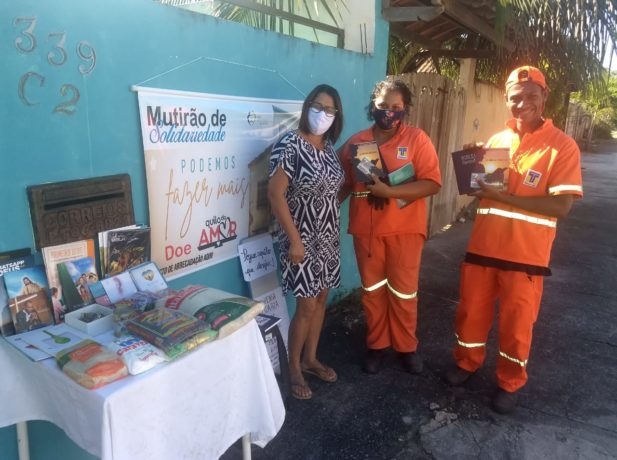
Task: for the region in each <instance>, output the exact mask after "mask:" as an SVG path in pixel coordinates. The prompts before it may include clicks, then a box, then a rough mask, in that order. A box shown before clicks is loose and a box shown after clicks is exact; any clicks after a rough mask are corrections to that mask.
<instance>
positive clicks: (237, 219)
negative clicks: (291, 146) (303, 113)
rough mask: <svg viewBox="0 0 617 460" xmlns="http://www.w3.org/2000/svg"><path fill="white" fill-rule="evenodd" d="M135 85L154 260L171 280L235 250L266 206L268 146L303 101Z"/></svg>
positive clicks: (289, 125) (292, 123)
mask: <svg viewBox="0 0 617 460" xmlns="http://www.w3.org/2000/svg"><path fill="white" fill-rule="evenodd" d="M136 90H137V91H138V99H139V115H140V118H141V129H142V138H143V144H144V156H145V166H146V179H147V183H148V203H149V211H150V227H151V228H152V245H151V247H152V249H151V250H152V260H153V261H154V262H156V264H157V265H158V266H159V268H160V270H161V273H163V275H164V276H165V278H166V279H168V280H170V279H174V278H177V277H179V276H182V275H186V274H188V273H191V272H194V271H197V270H201V269H202V268H205V267H207V266H210V265H214V264H217V263H219V262H222V261H224V260H227V259H231V258H232V257H237V256H238V249H237V248H238V242H239V241H240V240H242V239H243V238H245V237H247V236H249V235H250V234H251V232H250V231H249V224H250V222H251V221H259V220H260V219H261V220H263V214H264V207H265V208H266V212H267V209H268V207H267V197H266V196H265V195H264V194H265V193H266V190H267V179H268V178H267V164H268V160H269V152H270V148H271V146H272V144H273V143H274V142H275V141H276V140H278V138H279V137H280V136H281V135H282V134H283V133H284V132H285V131H287V130H288V129H291V128H294V127H295V126H297V122H298V119H299V116H300V110H301V108H302V101H289V100H267V99H254V98H238V97H232V96H220V95H213V94H203V93H187V92H179V91H167V90H160V89H152V88H136ZM264 200H266V201H264ZM260 213H261V214H262V216H258V214H260ZM258 230H263V229H258Z"/></svg>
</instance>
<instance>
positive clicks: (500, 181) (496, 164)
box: [452, 147, 510, 195]
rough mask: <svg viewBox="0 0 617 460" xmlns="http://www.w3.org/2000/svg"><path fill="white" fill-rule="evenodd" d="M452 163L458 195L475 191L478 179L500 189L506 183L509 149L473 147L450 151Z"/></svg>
mask: <svg viewBox="0 0 617 460" xmlns="http://www.w3.org/2000/svg"><path fill="white" fill-rule="evenodd" d="M452 164H453V165H454V173H455V175H456V185H457V186H458V192H459V194H460V195H465V194H468V193H473V192H477V191H478V190H479V189H480V186H479V184H478V181H479V180H481V181H483V182H484V183H485V184H486V185H490V186H491V187H496V188H498V189H500V190H502V189H505V188H506V187H507V184H508V168H509V166H510V149H508V148H480V147H473V148H470V149H464V150H458V151H456V152H452Z"/></svg>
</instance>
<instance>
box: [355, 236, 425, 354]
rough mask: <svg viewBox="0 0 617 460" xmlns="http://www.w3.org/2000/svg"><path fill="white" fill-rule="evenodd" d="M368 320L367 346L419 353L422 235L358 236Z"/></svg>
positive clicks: (359, 261)
mask: <svg viewBox="0 0 617 460" xmlns="http://www.w3.org/2000/svg"><path fill="white" fill-rule="evenodd" d="M353 240H354V249H355V252H356V261H357V263H358V270H359V271H360V278H361V281H362V307H363V308H364V313H365V316H366V325H367V334H366V345H367V347H368V348H369V349H374V350H379V349H383V348H389V347H392V348H394V350H396V351H399V352H412V351H416V348H417V347H418V339H417V337H416V323H417V319H418V299H417V292H418V276H419V274H420V258H421V255H422V248H423V247H424V236H423V235H421V234H410V235H392V236H379V237H375V236H374V237H372V238H371V237H364V236H354V239H353Z"/></svg>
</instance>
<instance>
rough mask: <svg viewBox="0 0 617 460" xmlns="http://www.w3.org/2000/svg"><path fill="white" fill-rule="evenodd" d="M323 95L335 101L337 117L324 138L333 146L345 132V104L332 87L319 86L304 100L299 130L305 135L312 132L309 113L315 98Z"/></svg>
mask: <svg viewBox="0 0 617 460" xmlns="http://www.w3.org/2000/svg"><path fill="white" fill-rule="evenodd" d="M321 93H325V94H327V95H328V96H330V97H331V98H332V100H333V101H334V108H335V109H336V115H335V116H334V121H333V122H332V126H330V128H328V131H326V132H325V134H324V136H325V137H326V138H327V139H330V142H332V144H336V141H337V140H338V138H339V136H340V135H341V131H343V104H342V103H341V97H340V96H339V94H338V91H337V90H336V89H334V88H333V87H332V86H330V85H326V84H321V85H317V86H315V88H313V90H312V91H311V92H310V93H309V94H308V96H306V99H304V103H303V104H302V113H301V115H300V122H299V123H298V128H299V129H300V131H302V132H305V133H310V132H311V130H310V128H309V123H308V111H309V108H310V105H311V104H312V103H313V101H314V100H315V98H316V97H317V96H318V95H319V94H321Z"/></svg>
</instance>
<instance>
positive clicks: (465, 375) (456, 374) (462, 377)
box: [444, 366, 474, 387]
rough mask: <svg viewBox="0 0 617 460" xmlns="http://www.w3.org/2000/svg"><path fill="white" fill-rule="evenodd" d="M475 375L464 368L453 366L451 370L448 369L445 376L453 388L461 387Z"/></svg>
mask: <svg viewBox="0 0 617 460" xmlns="http://www.w3.org/2000/svg"><path fill="white" fill-rule="evenodd" d="M473 374H474V373H473V372H471V371H468V370H466V369H463V368H462V367H458V366H452V368H451V369H448V370H447V371H446V373H445V375H444V377H445V379H446V382H448V383H449V384H450V385H452V386H453V387H458V386H461V385H462V384H463V383H465V382H466V381H467V380H469V377H471V376H472V375H473Z"/></svg>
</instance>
